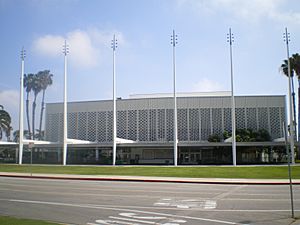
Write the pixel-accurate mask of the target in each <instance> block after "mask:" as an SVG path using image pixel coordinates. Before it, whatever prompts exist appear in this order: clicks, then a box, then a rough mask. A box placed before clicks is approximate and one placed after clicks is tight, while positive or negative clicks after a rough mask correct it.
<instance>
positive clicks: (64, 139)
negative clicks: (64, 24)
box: [63, 40, 69, 166]
mask: <svg viewBox="0 0 300 225" xmlns="http://www.w3.org/2000/svg"><path fill="white" fill-rule="evenodd" d="M68 53H69V46H68V45H67V41H66V40H65V44H64V45H63V54H64V69H65V70H64V121H63V123H64V125H63V126H64V137H63V165H64V166H65V165H66V164H67V141H68V124H67V122H68V121H67V113H68V112H67V55H68Z"/></svg>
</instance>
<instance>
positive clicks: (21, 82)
mask: <svg viewBox="0 0 300 225" xmlns="http://www.w3.org/2000/svg"><path fill="white" fill-rule="evenodd" d="M21 59H22V61H21V77H20V109H19V164H20V165H21V164H22V161H23V139H24V137H23V134H24V122H23V118H24V116H23V114H24V59H25V50H24V48H22V51H21Z"/></svg>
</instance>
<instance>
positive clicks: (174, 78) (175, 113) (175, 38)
mask: <svg viewBox="0 0 300 225" xmlns="http://www.w3.org/2000/svg"><path fill="white" fill-rule="evenodd" d="M171 44H172V46H173V96H174V166H177V158H178V156H177V155H178V152H177V151H178V149H177V144H178V138H177V96H176V61H175V47H176V44H178V42H177V35H176V34H175V30H173V34H172V35H171Z"/></svg>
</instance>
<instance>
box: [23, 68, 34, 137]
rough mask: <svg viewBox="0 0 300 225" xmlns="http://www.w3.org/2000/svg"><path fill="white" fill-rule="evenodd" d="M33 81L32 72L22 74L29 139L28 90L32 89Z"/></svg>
mask: <svg viewBox="0 0 300 225" xmlns="http://www.w3.org/2000/svg"><path fill="white" fill-rule="evenodd" d="M33 83H34V74H32V73H30V74H27V75H26V74H25V75H24V88H25V91H26V119H27V128H28V133H29V139H31V137H32V135H31V129H30V116H29V96H30V92H31V91H32V88H33Z"/></svg>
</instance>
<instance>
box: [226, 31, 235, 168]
mask: <svg viewBox="0 0 300 225" xmlns="http://www.w3.org/2000/svg"><path fill="white" fill-rule="evenodd" d="M228 38H229V40H228V41H229V44H230V45H229V46H230V75H231V118H232V119H231V123H232V164H233V165H234V166H236V131H235V130H236V124H235V100H234V92H233V87H234V82H233V63H232V42H233V35H232V33H231V28H229V37H228Z"/></svg>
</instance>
